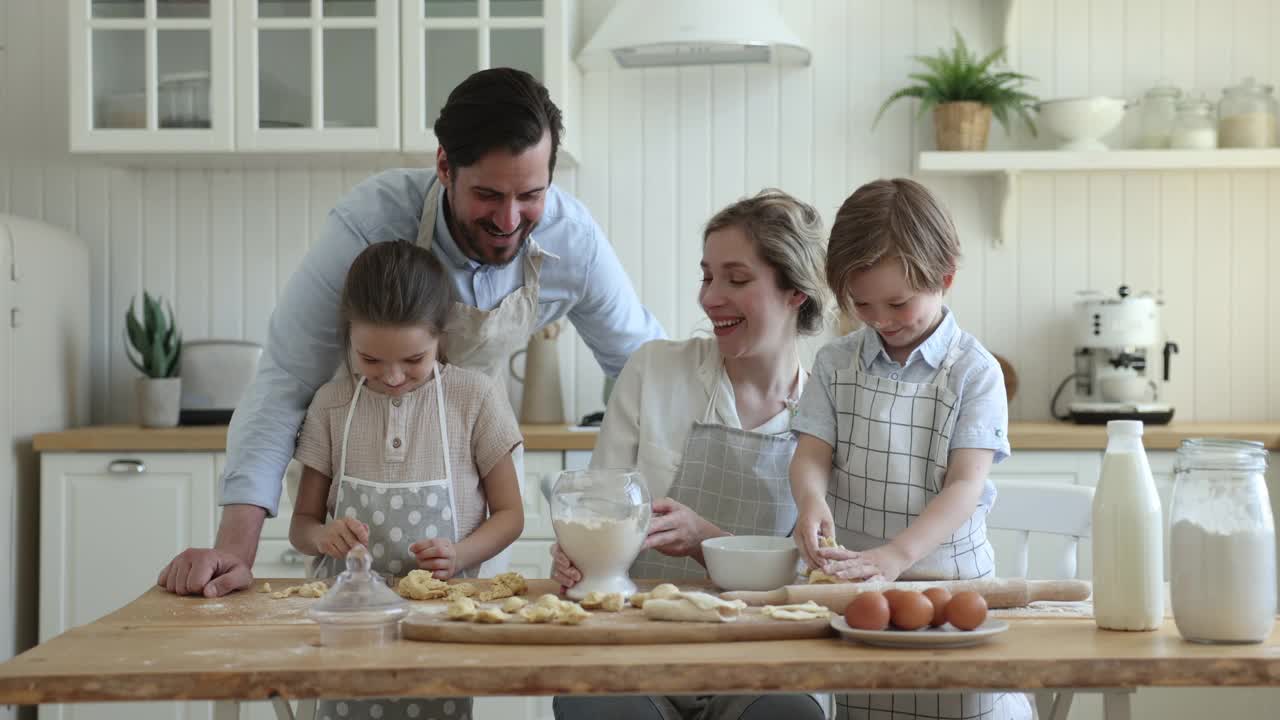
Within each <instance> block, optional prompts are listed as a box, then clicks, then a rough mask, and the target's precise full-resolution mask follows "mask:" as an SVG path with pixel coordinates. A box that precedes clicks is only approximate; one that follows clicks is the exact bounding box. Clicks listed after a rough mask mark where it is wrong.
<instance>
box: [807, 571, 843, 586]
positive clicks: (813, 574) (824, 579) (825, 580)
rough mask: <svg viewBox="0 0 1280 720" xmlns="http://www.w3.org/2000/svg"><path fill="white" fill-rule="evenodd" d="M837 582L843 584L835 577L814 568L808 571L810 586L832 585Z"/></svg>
mask: <svg viewBox="0 0 1280 720" xmlns="http://www.w3.org/2000/svg"><path fill="white" fill-rule="evenodd" d="M839 582H844V581H843V580H841V579H840V578H838V577H836V576H835V575H828V574H826V573H824V572H822V571H821V570H819V569H817V568H814V569H812V570H810V571H809V584H810V585H834V584H836V583H839Z"/></svg>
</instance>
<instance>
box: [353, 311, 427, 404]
mask: <svg viewBox="0 0 1280 720" xmlns="http://www.w3.org/2000/svg"><path fill="white" fill-rule="evenodd" d="M439 346H440V338H439V337H437V336H436V335H435V334H434V333H432V332H431V330H430V328H426V327H422V326H418V325H407V326H397V325H372V324H369V323H362V322H353V323H351V356H352V362H353V363H354V369H355V371H356V372H357V373H359V374H361V375H363V376H365V378H366V384H367V385H368V386H369V389H370V390H373V391H375V392H379V393H382V394H384V395H390V396H392V397H399V396H401V395H404V394H406V393H409V392H413V391H414V390H417V389H418V388H420V387H422V384H423V383H425V382H426V381H427V380H430V379H431V372H432V368H434V367H435V362H436V351H437V349H438V348H439Z"/></svg>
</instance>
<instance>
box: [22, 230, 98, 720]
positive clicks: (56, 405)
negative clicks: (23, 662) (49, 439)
mask: <svg viewBox="0 0 1280 720" xmlns="http://www.w3.org/2000/svg"><path fill="white" fill-rule="evenodd" d="M88 420H89V252H88V248H87V247H86V246H85V244H84V242H82V241H81V240H80V239H79V238H78V237H76V236H75V235H72V234H70V233H68V232H66V231H65V230H62V229H59V228H56V227H54V226H52V225H48V224H46V223H43V222H39V221H36V220H31V219H28V218H22V217H17V216H14V215H4V214H0V438H3V439H4V442H3V443H0V446H2V447H3V449H0V661H4V660H8V659H9V658H11V657H13V656H14V655H16V654H17V653H19V652H22V651H23V650H25V649H27V648H29V647H31V646H32V645H35V643H36V634H37V629H38V627H39V625H38V623H37V617H36V609H37V607H39V597H38V592H37V589H38V587H39V584H40V583H39V579H38V577H37V563H38V561H39V557H40V553H39V548H38V547H37V542H38V537H39V527H38V522H39V518H40V508H39V499H40V463H39V461H38V459H37V458H36V456H35V453H34V452H33V451H32V449H31V439H32V436H33V435H34V434H36V433H40V432H49V431H56V430H65V429H67V428H71V427H78V426H82V425H85V424H87V423H88ZM16 711H17V709H16V708H14V707H13V706H0V720H12V719H13V718H14V717H16Z"/></svg>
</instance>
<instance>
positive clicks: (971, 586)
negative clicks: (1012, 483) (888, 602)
mask: <svg viewBox="0 0 1280 720" xmlns="http://www.w3.org/2000/svg"><path fill="white" fill-rule="evenodd" d="M931 587H944V588H947V589H948V590H950V591H951V593H952V594H953V595H954V594H955V593H957V592H960V591H962V590H972V591H974V592H977V593H979V594H980V595H982V597H983V598H985V599H986V601H987V606H988V607H991V608H1011V607H1022V606H1024V605H1026V604H1028V603H1030V602H1032V601H1034V600H1057V601H1078V600H1086V599H1088V598H1089V595H1090V594H1091V593H1092V585H1091V584H1090V583H1089V582H1088V581H1086V580H1025V579H1022V578H994V579H990V580H931V581H913V582H892V583H883V582H874V583H872V582H865V583H835V584H831V585H787V586H785V587H781V588H778V589H777V590H768V591H764V592H750V591H740V592H726V593H721V594H720V597H722V598H725V599H726V600H742V601H743V602H745V603H746V604H748V605H766V604H772V605H783V604H790V603H803V602H808V601H810V600H812V601H814V602H816V603H818V604H819V605H824V606H826V607H828V608H830V609H831V610H834V611H835V612H841V613H842V612H844V608H845V606H846V605H848V604H849V601H850V600H852V599H853V598H854V596H855V595H857V594H858V593H861V592H866V591H868V590H879V591H884V590H889V589H899V590H927V589H928V588H931Z"/></svg>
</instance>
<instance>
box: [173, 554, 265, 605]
mask: <svg viewBox="0 0 1280 720" xmlns="http://www.w3.org/2000/svg"><path fill="white" fill-rule="evenodd" d="M252 583H253V573H252V572H251V571H250V569H249V566H248V565H246V564H245V562H244V560H241V559H240V556H238V555H234V554H232V553H229V552H223V551H221V550H217V549H214V548H188V549H186V550H183V551H182V552H181V553H178V556H177V557H175V558H174V559H173V560H170V561H169V564H168V565H166V566H165V568H164V570H161V571H160V578H159V580H157V581H156V584H158V585H159V586H160V587H162V588H164V589H165V590H168V591H169V592H171V593H176V594H178V595H204V596H205V597H219V596H222V595H226V594H227V593H230V592H234V591H236V590H241V589H243V588H247V587H249V585H251V584H252Z"/></svg>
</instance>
